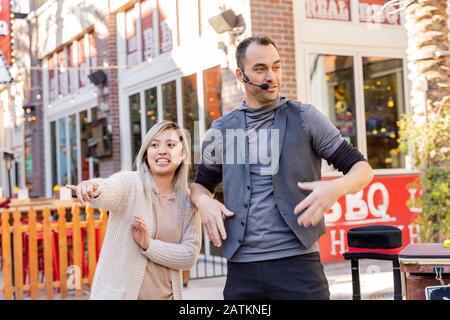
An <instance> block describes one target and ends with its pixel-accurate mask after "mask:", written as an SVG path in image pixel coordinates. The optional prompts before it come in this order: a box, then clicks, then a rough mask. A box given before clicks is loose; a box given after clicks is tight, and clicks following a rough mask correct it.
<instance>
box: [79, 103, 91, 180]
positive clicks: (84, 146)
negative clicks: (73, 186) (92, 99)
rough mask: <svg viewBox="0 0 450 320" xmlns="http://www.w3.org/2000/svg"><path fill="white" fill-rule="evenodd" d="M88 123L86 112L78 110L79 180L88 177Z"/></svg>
mask: <svg viewBox="0 0 450 320" xmlns="http://www.w3.org/2000/svg"><path fill="white" fill-rule="evenodd" d="M88 123H89V118H88V112H87V111H82V112H80V143H81V145H80V148H81V180H88V179H89V160H88V158H87V153H88V142H87V132H86V124H88Z"/></svg>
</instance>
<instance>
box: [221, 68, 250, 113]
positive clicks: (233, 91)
mask: <svg viewBox="0 0 450 320" xmlns="http://www.w3.org/2000/svg"><path fill="white" fill-rule="evenodd" d="M221 96H222V112H223V114H227V113H228V112H230V111H232V110H234V109H236V108H237V107H238V106H239V105H240V104H241V103H242V100H244V98H245V96H244V91H243V90H242V88H241V84H240V83H239V81H237V79H236V76H235V74H234V70H230V69H222V94H221Z"/></svg>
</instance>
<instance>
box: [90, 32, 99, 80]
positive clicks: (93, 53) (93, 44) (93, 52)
mask: <svg viewBox="0 0 450 320" xmlns="http://www.w3.org/2000/svg"><path fill="white" fill-rule="evenodd" d="M88 37H89V63H90V66H91V68H92V67H96V66H97V41H96V39H95V33H94V32H91V33H89V35H88ZM91 70H92V69H91ZM92 71H95V70H92Z"/></svg>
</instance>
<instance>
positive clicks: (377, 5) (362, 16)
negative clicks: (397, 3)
mask: <svg viewBox="0 0 450 320" xmlns="http://www.w3.org/2000/svg"><path fill="white" fill-rule="evenodd" d="M386 2H387V1H386V0H359V21H360V22H367V23H381V24H392V25H400V14H399V13H398V12H396V13H393V11H394V10H396V9H397V7H387V8H386V9H384V10H383V5H384V4H385V3H386Z"/></svg>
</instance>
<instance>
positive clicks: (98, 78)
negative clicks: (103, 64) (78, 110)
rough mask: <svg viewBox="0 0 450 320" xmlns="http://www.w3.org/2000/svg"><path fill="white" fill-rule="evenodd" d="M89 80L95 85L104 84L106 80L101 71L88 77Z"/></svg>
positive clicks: (104, 74)
mask: <svg viewBox="0 0 450 320" xmlns="http://www.w3.org/2000/svg"><path fill="white" fill-rule="evenodd" d="M88 78H89V80H91V82H92V83H93V84H95V85H99V84H104V83H106V80H107V79H108V77H107V75H106V73H105V72H104V71H103V70H97V71H94V72H92V73H91V74H89V75H88Z"/></svg>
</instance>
